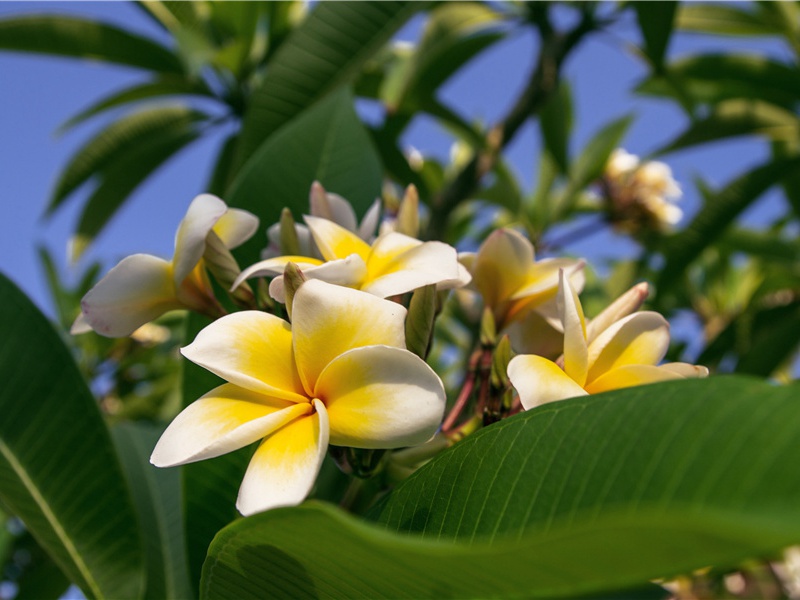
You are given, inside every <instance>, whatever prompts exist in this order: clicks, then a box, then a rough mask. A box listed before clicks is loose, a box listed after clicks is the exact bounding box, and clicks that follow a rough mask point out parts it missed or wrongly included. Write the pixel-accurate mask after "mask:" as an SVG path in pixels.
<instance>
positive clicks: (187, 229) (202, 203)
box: [172, 194, 228, 286]
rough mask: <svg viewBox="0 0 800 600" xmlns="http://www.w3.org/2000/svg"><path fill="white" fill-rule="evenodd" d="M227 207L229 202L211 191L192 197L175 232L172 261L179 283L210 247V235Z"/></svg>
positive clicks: (176, 282) (177, 283)
mask: <svg viewBox="0 0 800 600" xmlns="http://www.w3.org/2000/svg"><path fill="white" fill-rule="evenodd" d="M227 210H228V207H227V205H226V204H225V203H224V202H223V201H222V200H220V199H219V198H217V197H216V196H213V195H211V194H200V195H199V196H197V197H196V198H195V199H194V200H192V203H191V204H190V205H189V209H188V210H187V211H186V216H184V217H183V220H182V221H181V224H180V225H179V226H178V232H177V233H176V234H175V254H174V256H173V257H172V264H173V265H174V266H175V272H174V274H173V276H174V277H175V285H176V286H177V285H180V283H181V281H183V280H184V279H185V278H186V276H187V275H188V274H189V273H191V272H192V269H194V268H195V266H196V265H197V263H198V262H200V259H201V258H202V257H203V252H205V248H206V236H207V235H208V233H209V232H210V231H211V230H212V229H213V228H214V225H215V224H216V222H217V221H219V220H220V218H222V215H224V214H225V211H227Z"/></svg>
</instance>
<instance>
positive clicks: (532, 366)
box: [508, 354, 586, 410]
mask: <svg viewBox="0 0 800 600" xmlns="http://www.w3.org/2000/svg"><path fill="white" fill-rule="evenodd" d="M508 378H509V379H510V380H511V384H512V385H513V386H514V387H515V388H516V390H517V392H518V393H519V399H520V402H521V403H522V406H523V408H525V410H530V409H532V408H533V407H535V406H539V405H540V404H547V403H548V402H555V401H557V400H564V399H566V398H574V397H576V396H585V395H586V390H584V389H583V388H582V387H581V386H579V385H578V384H577V383H575V381H573V380H572V379H571V378H570V376H569V375H567V374H566V373H565V372H564V371H562V370H561V369H560V368H559V367H558V365H557V364H556V363H554V362H553V361H550V360H547V359H546V358H542V357H541V356H536V355H535V354H521V355H519V356H515V357H514V358H512V359H511V362H509V363H508Z"/></svg>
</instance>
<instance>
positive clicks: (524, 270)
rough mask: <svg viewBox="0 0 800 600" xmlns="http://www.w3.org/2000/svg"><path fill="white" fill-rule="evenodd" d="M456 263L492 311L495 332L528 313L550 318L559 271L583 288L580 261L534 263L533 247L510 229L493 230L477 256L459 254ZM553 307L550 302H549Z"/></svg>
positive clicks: (551, 259)
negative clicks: (538, 313) (535, 310)
mask: <svg viewBox="0 0 800 600" xmlns="http://www.w3.org/2000/svg"><path fill="white" fill-rule="evenodd" d="M459 260H460V261H461V262H462V264H464V265H465V266H466V267H467V269H468V270H469V271H470V273H471V274H472V281H473V285H474V287H475V288H476V289H477V290H478V292H479V293H480V295H481V297H482V298H483V302H484V306H487V307H489V308H491V309H492V313H493V315H494V319H495V324H496V326H497V329H498V330H501V329H503V328H504V327H506V326H508V325H510V324H511V323H512V322H516V321H519V320H521V319H522V318H523V317H524V316H525V315H526V314H527V313H528V311H530V310H533V309H538V310H540V311H541V312H542V314H543V315H544V316H545V317H548V316H549V315H550V312H552V311H548V310H547V308H548V302H549V301H550V300H552V299H554V298H555V295H556V291H557V289H558V272H559V269H564V270H566V271H567V272H568V273H570V277H571V278H573V282H574V285H575V286H576V287H578V288H579V289H582V288H583V281H584V279H583V270H582V269H583V262H582V261H580V260H575V259H570V258H548V259H544V260H540V261H536V260H535V256H534V249H533V244H531V243H530V241H528V239H527V238H525V237H524V236H523V235H521V234H520V233H518V232H516V231H514V230H513V229H507V228H501V229H497V230H495V231H493V232H492V233H491V234H490V235H489V237H487V238H486V240H485V241H484V242H483V244H481V246H480V248H478V252H477V253H467V252H464V253H461V254H460V255H459ZM551 304H552V303H551Z"/></svg>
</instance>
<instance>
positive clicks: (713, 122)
mask: <svg viewBox="0 0 800 600" xmlns="http://www.w3.org/2000/svg"><path fill="white" fill-rule="evenodd" d="M798 133H800V121H798V119H797V116H795V114H794V113H793V112H790V111H787V110H784V109H782V108H779V107H777V106H775V105H773V104H768V103H765V102H759V101H753V100H726V101H725V102H721V103H719V104H717V105H716V106H715V107H714V110H713V112H712V113H711V114H709V115H708V116H707V117H705V118H703V119H698V120H697V121H695V122H693V123H692V124H690V125H689V127H687V129H686V130H685V131H684V132H683V133H680V134H678V135H677V136H676V137H675V139H673V140H672V141H670V142H668V143H667V144H665V145H664V146H662V147H661V148H659V149H658V150H656V151H655V152H653V155H660V154H667V153H669V152H675V151H676V150H683V149H685V148H690V147H693V146H698V145H700V144H705V143H708V142H716V141H719V140H722V139H726V138H730V137H736V136H741V135H764V136H767V137H769V138H770V139H772V140H776V141H781V140H793V139H796V138H797V137H798Z"/></svg>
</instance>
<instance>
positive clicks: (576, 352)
mask: <svg viewBox="0 0 800 600" xmlns="http://www.w3.org/2000/svg"><path fill="white" fill-rule="evenodd" d="M558 309H559V312H560V313H561V322H562V324H563V325H564V371H565V372H566V373H567V375H569V376H570V377H571V378H572V379H573V380H575V382H576V383H577V384H578V385H581V386H582V385H583V384H584V383H585V382H586V374H587V372H588V364H589V352H588V348H587V345H586V320H585V319H584V316H583V307H581V302H580V300H579V299H578V294H577V293H575V290H573V289H572V285H571V284H570V281H569V278H568V277H566V276H565V275H564V271H563V270H561V271H559V288H558Z"/></svg>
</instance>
